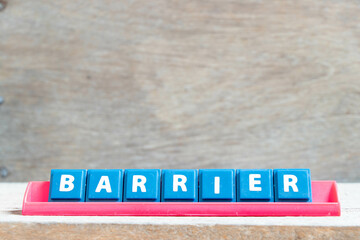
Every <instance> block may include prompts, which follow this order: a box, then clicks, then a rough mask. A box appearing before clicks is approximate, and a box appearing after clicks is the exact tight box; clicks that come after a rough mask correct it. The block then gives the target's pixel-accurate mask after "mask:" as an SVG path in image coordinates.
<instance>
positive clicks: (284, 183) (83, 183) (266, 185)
mask: <svg viewBox="0 0 360 240" xmlns="http://www.w3.org/2000/svg"><path fill="white" fill-rule="evenodd" d="M48 201H49V202H274V201H275V202H312V191H311V178H310V170H309V169H274V170H272V169H237V170H234V169H200V170H195V169H186V170H183V169H166V170H160V169H125V170H124V171H123V170H122V169H107V170H100V169H91V170H85V169H54V170H52V171H51V177H50V187H49V195H48Z"/></svg>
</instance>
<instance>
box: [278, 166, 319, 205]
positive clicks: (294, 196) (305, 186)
mask: <svg viewBox="0 0 360 240" xmlns="http://www.w3.org/2000/svg"><path fill="white" fill-rule="evenodd" d="M274 183H275V184H274V186H275V201H276V202H311V201H312V199H311V177H310V169H274Z"/></svg>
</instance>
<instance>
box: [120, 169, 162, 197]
mask: <svg viewBox="0 0 360 240" xmlns="http://www.w3.org/2000/svg"><path fill="white" fill-rule="evenodd" d="M160 173H161V171H160V169H125V177H124V202H160Z"/></svg>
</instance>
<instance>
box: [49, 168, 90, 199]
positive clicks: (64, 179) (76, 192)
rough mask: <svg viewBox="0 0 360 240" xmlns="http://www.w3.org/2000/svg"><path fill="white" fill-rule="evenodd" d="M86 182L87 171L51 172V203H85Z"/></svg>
mask: <svg viewBox="0 0 360 240" xmlns="http://www.w3.org/2000/svg"><path fill="white" fill-rule="evenodd" d="M85 182H86V170H85V169H76V170H75V169H53V170H51V176H50V189H49V202H84V201H85Z"/></svg>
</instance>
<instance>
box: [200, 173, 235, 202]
mask: <svg viewBox="0 0 360 240" xmlns="http://www.w3.org/2000/svg"><path fill="white" fill-rule="evenodd" d="M199 185H200V187H199V201H200V202H235V201H236V195H235V192H236V191H235V170H234V169H200V170H199Z"/></svg>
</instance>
